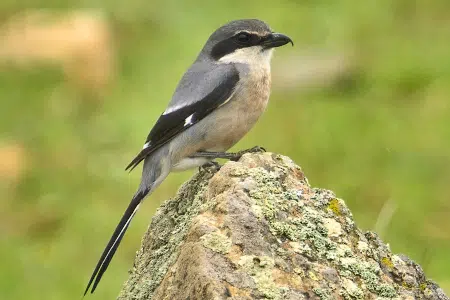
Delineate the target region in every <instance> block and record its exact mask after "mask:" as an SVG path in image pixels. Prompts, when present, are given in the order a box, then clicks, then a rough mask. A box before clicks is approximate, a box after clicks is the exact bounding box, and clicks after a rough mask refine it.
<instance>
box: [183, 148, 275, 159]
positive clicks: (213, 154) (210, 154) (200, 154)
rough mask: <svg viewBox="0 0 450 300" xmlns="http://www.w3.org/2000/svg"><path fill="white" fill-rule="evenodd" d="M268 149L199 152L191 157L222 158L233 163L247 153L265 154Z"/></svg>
mask: <svg viewBox="0 0 450 300" xmlns="http://www.w3.org/2000/svg"><path fill="white" fill-rule="evenodd" d="M265 151H266V149H264V148H263V147H259V146H255V147H253V148H250V149H246V150H242V151H239V152H235V153H232V152H208V151H199V152H196V153H194V154H193V155H191V156H190V157H192V158H196V157H204V158H212V159H214V158H222V159H228V160H232V161H238V160H239V159H240V158H241V157H242V155H244V154H245V153H256V152H265Z"/></svg>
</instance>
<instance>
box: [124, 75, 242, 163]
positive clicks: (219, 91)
mask: <svg viewBox="0 0 450 300" xmlns="http://www.w3.org/2000/svg"><path fill="white" fill-rule="evenodd" d="M238 81H239V73H238V72H237V71H236V72H233V73H232V74H231V75H230V76H228V77H227V78H226V80H224V81H222V82H221V83H220V84H219V85H218V86H217V87H216V88H214V90H213V91H212V92H211V93H209V94H208V95H207V96H205V97H204V98H203V99H201V100H200V101H197V102H195V103H192V104H190V105H186V106H183V107H181V108H180V109H178V110H175V111H173V112H171V113H168V114H163V115H161V116H160V117H159V119H158V121H157V122H156V124H155V126H154V127H153V128H152V130H151V131H150V133H149V135H148V137H147V140H146V143H149V146H148V147H146V148H144V149H142V150H141V152H140V153H139V154H138V155H137V156H136V157H135V158H134V159H133V160H132V161H131V162H130V163H129V164H128V166H127V167H126V168H125V170H128V169H130V172H131V171H132V170H133V169H134V168H135V167H136V166H137V165H139V163H140V162H141V161H142V160H144V159H145V158H146V157H147V156H148V155H150V154H151V153H153V152H154V151H156V150H157V149H159V148H160V147H161V146H163V145H164V144H166V143H167V142H169V141H170V140H171V139H173V138H174V137H175V136H176V135H178V134H180V133H181V132H183V131H184V130H186V129H188V128H189V127H191V126H192V125H194V124H195V123H197V122H199V121H200V120H202V119H203V118H205V117H206V116H207V115H208V114H210V113H211V112H212V111H213V110H215V109H216V108H217V107H219V106H220V105H222V104H224V102H225V101H227V99H229V98H230V97H231V95H232V94H233V92H234V88H235V87H236V84H237V83H238ZM191 115H192V116H193V118H192V120H191V122H190V123H189V124H186V125H185V120H186V118H188V117H189V116H191Z"/></svg>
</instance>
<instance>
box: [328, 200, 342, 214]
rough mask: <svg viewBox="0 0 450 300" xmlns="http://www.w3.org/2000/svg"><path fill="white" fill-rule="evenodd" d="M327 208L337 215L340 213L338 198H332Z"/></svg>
mask: <svg viewBox="0 0 450 300" xmlns="http://www.w3.org/2000/svg"><path fill="white" fill-rule="evenodd" d="M328 208H329V209H330V210H331V211H332V212H333V213H334V214H335V215H337V216H340V215H341V205H340V204H339V200H338V199H332V200H330V202H329V203H328Z"/></svg>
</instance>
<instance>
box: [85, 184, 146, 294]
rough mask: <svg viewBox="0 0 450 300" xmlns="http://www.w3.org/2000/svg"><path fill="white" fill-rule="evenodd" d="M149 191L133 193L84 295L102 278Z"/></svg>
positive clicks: (93, 289)
mask: <svg viewBox="0 0 450 300" xmlns="http://www.w3.org/2000/svg"><path fill="white" fill-rule="evenodd" d="M149 192H150V189H145V190H143V191H139V192H138V193H136V194H135V195H134V197H133V199H132V200H131V202H130V204H129V205H128V207H127V209H126V211H125V213H124V214H123V216H122V219H120V222H119V224H118V225H117V227H116V229H115V230H114V233H113V234H112V236H111V239H110V240H109V242H108V245H106V247H105V250H104V251H103V253H102V256H101V257H100V260H99V261H98V263H97V265H96V266H95V269H94V272H93V273H92V276H91V278H90V280H89V283H88V285H87V287H86V290H85V291H84V295H86V294H87V292H88V291H89V288H90V287H91V285H92V284H93V285H92V289H91V294H92V293H93V292H94V291H95V289H96V287H97V285H98V283H99V282H100V280H101V279H102V276H103V273H105V271H106V269H107V268H108V266H109V263H110V262H111V259H112V258H113V256H114V254H115V252H116V250H117V247H119V244H120V242H121V241H122V238H123V236H124V235H125V232H126V231H127V229H128V226H129V225H130V222H131V219H133V217H134V215H135V214H136V212H137V210H138V209H139V204H140V203H141V202H142V200H143V199H144V198H145V196H146V195H147V194H148V193H149Z"/></svg>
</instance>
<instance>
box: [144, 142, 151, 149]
mask: <svg viewBox="0 0 450 300" xmlns="http://www.w3.org/2000/svg"><path fill="white" fill-rule="evenodd" d="M149 146H150V142H147V143H145V144H144V147H142V149H145V148H148V147H149Z"/></svg>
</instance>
